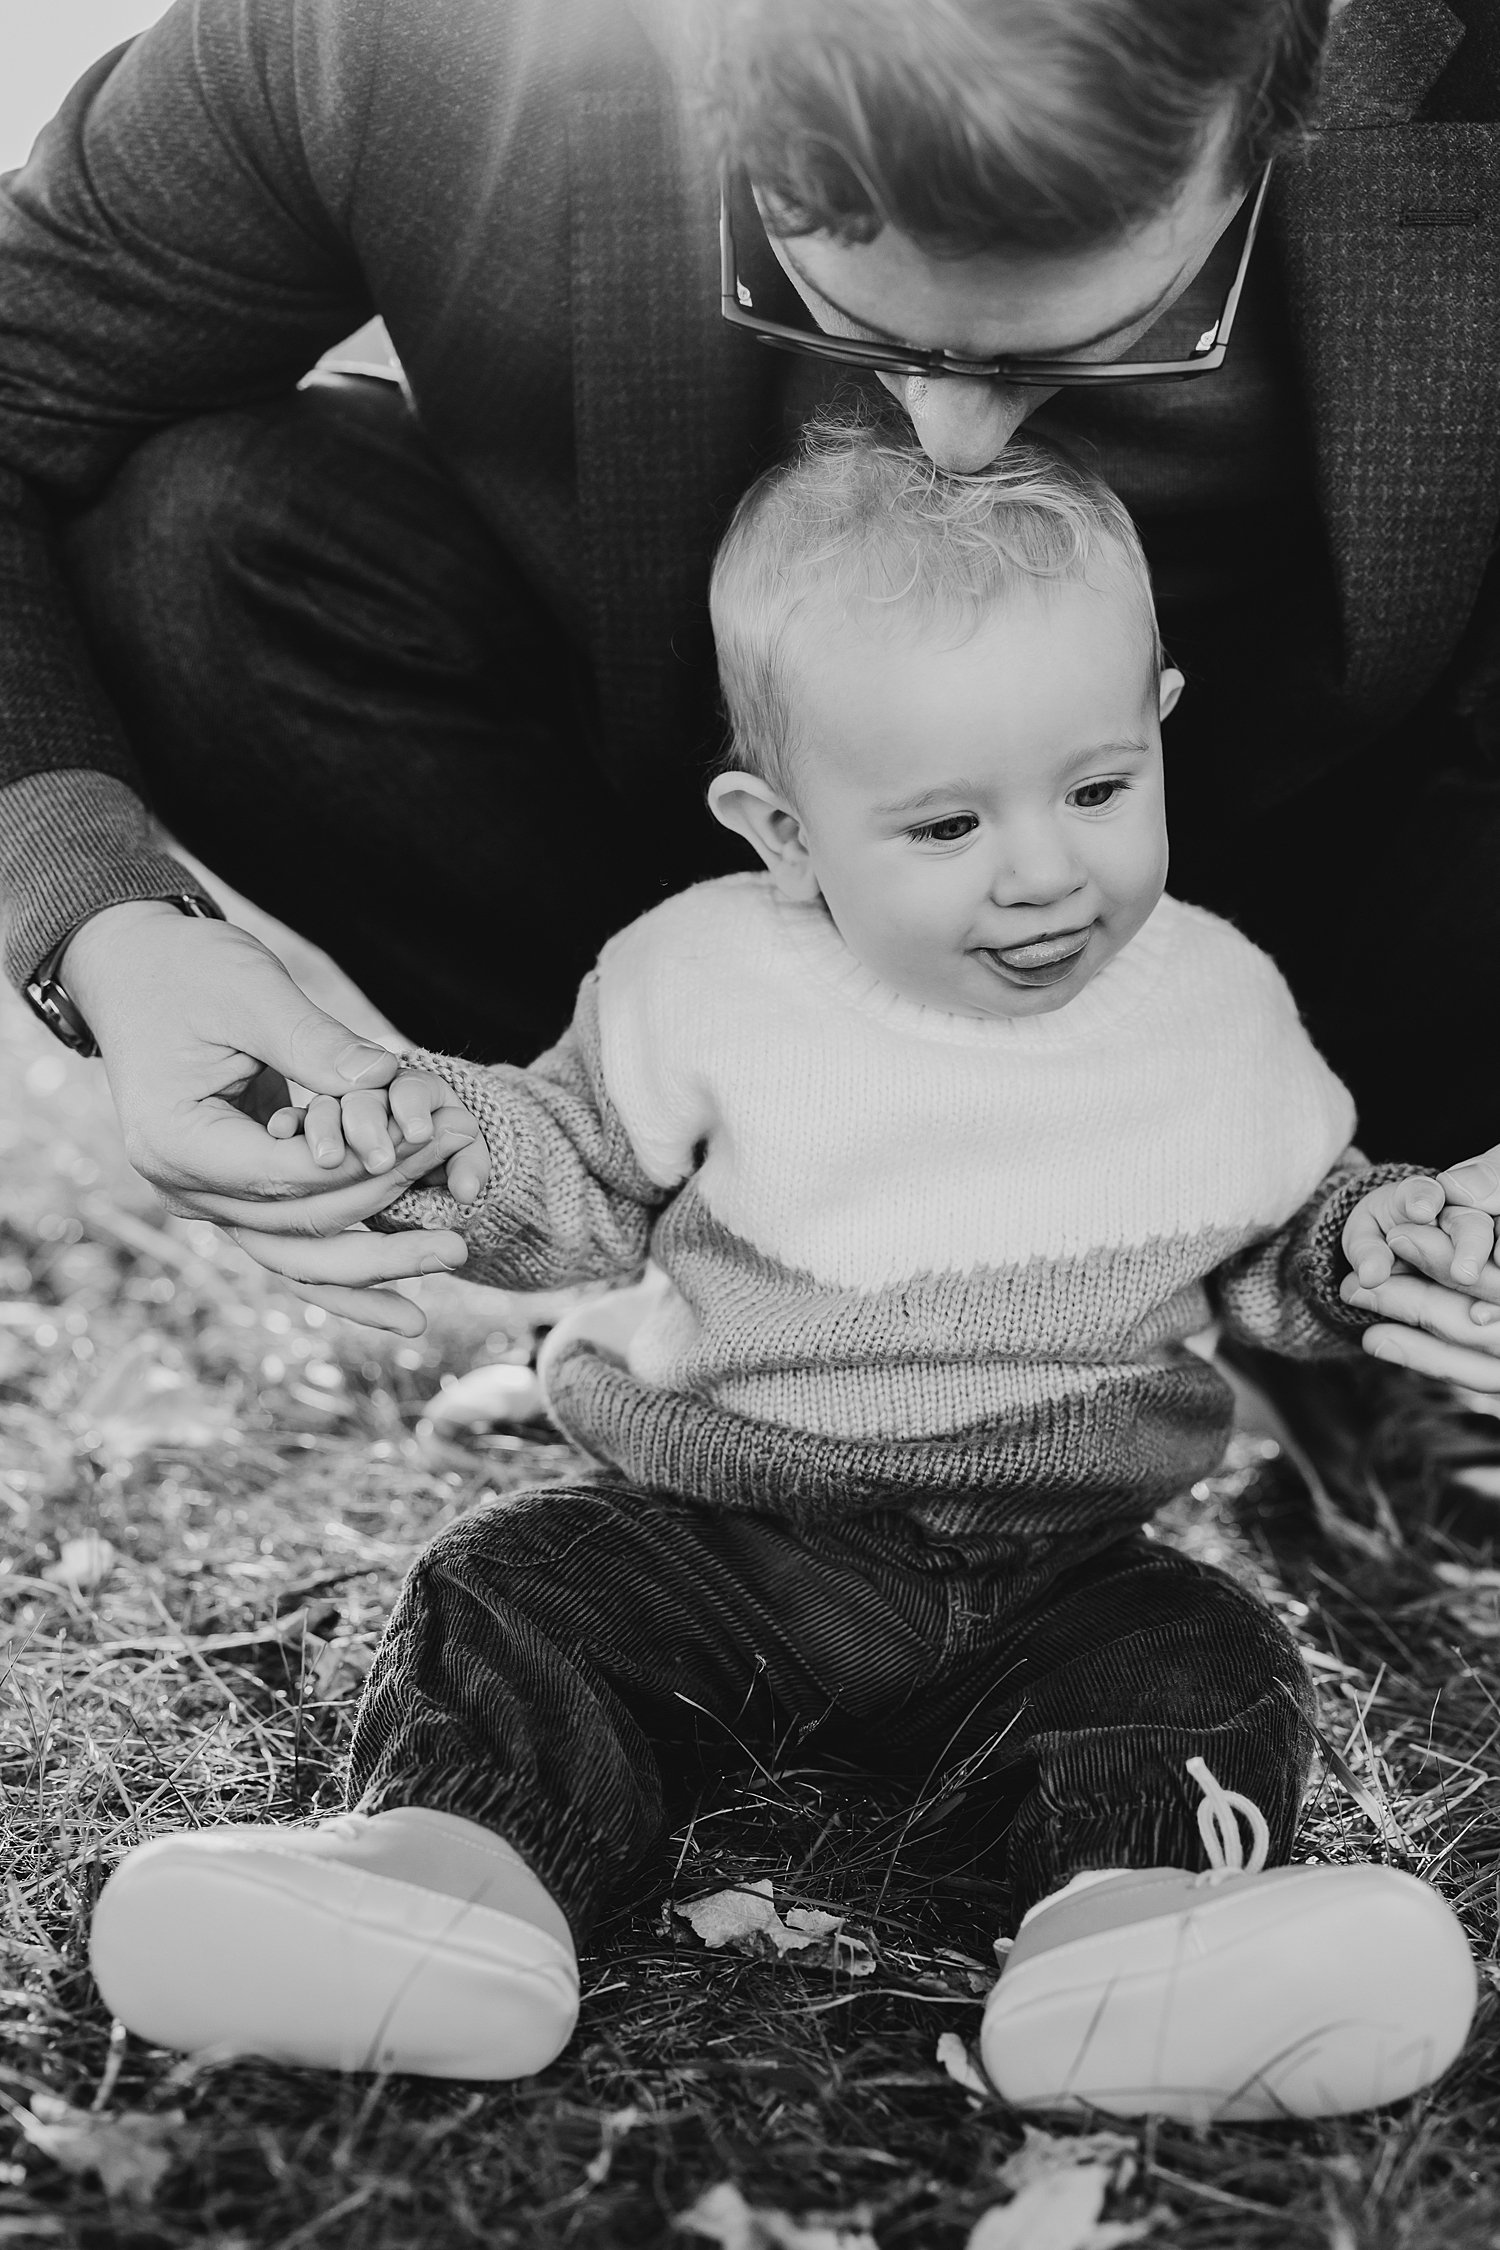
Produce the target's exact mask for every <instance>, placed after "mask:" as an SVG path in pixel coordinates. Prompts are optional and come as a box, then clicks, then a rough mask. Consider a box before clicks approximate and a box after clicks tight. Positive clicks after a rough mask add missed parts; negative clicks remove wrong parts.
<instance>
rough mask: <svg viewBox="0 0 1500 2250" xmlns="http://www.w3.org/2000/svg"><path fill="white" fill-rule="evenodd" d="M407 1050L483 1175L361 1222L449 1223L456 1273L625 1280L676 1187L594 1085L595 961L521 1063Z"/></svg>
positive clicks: (509, 1284) (426, 1192)
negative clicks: (563, 1015) (461, 1124)
mask: <svg viewBox="0 0 1500 2250" xmlns="http://www.w3.org/2000/svg"><path fill="white" fill-rule="evenodd" d="M410 1060H411V1062H412V1063H413V1065H414V1066H415V1067H417V1068H419V1069H425V1070H431V1071H435V1072H436V1073H437V1075H438V1076H439V1077H440V1078H442V1079H444V1080H445V1081H446V1082H447V1084H448V1085H450V1086H451V1087H452V1088H453V1090H454V1092H455V1093H456V1094H457V1095H458V1097H459V1099H460V1100H461V1101H462V1102H463V1103H464V1104H465V1106H466V1107H467V1108H468V1109H469V1111H470V1112H471V1114H472V1115H473V1117H474V1118H475V1120H476V1122H477V1123H478V1125H479V1127H480V1130H481V1131H482V1133H483V1134H484V1140H485V1146H486V1148H487V1149H488V1151H489V1159H490V1178H489V1184H488V1186H487V1187H486V1189H485V1192H484V1194H483V1196H482V1197H481V1198H480V1200H479V1202H478V1203H476V1204H468V1205H463V1204H459V1203H456V1202H455V1201H454V1200H453V1198H452V1196H450V1195H449V1194H448V1193H447V1192H446V1191H445V1190H443V1189H441V1188H437V1187H432V1186H423V1187H418V1188H415V1189H413V1190H412V1191H411V1192H410V1193H409V1194H407V1195H404V1196H402V1197H401V1199H400V1201H399V1202H397V1203H393V1204H392V1205H391V1206H390V1208H389V1210H387V1211H385V1212H384V1213H383V1214H382V1215H381V1216H380V1217H379V1218H378V1219H376V1220H374V1221H373V1222H372V1224H374V1225H375V1226H376V1227H378V1228H380V1229H381V1230H382V1231H391V1230H394V1229H397V1228H401V1227H452V1228H454V1229H456V1230H457V1232H458V1233H460V1234H461V1235H462V1236H463V1238H464V1240H465V1241H466V1242H467V1243H468V1245H469V1262H468V1264H467V1266H466V1267H465V1268H464V1272H465V1276H466V1278H467V1279H469V1280H470V1281H482V1282H488V1283H490V1284H491V1285H492V1286H495V1287H499V1288H503V1289H556V1288H563V1287H566V1286H567V1285H569V1284H570V1283H573V1282H578V1281H616V1280H618V1281H628V1280H633V1279H635V1277H636V1276H637V1275H638V1274H639V1273H640V1271H641V1268H642V1266H643V1265H644V1264H645V1261H646V1256H647V1251H648V1248H649V1244H650V1236H651V1227H652V1222H653V1220H654V1219H655V1217H656V1214H657V1212H658V1211H659V1210H660V1209H661V1208H662V1206H663V1205H664V1204H665V1203H667V1202H669V1201H670V1200H671V1197H672V1194H673V1193H674V1192H675V1190H674V1189H673V1188H671V1187H669V1186H663V1185H662V1184H661V1183H660V1182H659V1181H657V1180H654V1179H652V1178H651V1177H650V1175H649V1174H648V1173H647V1172H646V1171H645V1170H644V1169H643V1168H642V1165H641V1163H640V1160H639V1158H638V1156H637V1154H636V1150H635V1147H634V1145H633V1143H632V1141H631V1138H630V1135H629V1133H628V1132H627V1131H626V1129H625V1126H624V1124H623V1122H622V1120H621V1117H620V1114H619V1111H618V1109H617V1108H616V1106H615V1103H614V1101H613V1099H612V1097H611V1094H610V1091H609V1088H608V1086H607V1085H606V1083H605V1074H604V1068H603V1062H602V1057H601V1051H600V1036H599V975H598V971H597V970H596V971H594V972H593V973H592V974H591V975H590V976H588V977H586V978H585V979H584V982H583V984H582V986H581V988H580V990H579V995H578V1005H577V1008H576V1010H575V1013H574V1017H573V1021H572V1023H571V1024H570V1026H569V1027H568V1030H567V1031H566V1032H565V1033H564V1035H563V1037H562V1038H561V1039H560V1040H559V1041H558V1043H557V1045H556V1046H555V1047H553V1048H551V1049H550V1050H549V1051H548V1052H547V1053H546V1054H544V1055H541V1056H539V1057H538V1059H537V1060H536V1061H535V1062H534V1063H532V1064H530V1065H529V1066H528V1068H526V1069H524V1070H521V1069H518V1068H516V1067H515V1066H514V1065H513V1064H508V1063H502V1064H498V1065H495V1066H493V1067H491V1068H488V1069H485V1068H481V1067H479V1066H478V1065H476V1064H473V1063H467V1062H463V1061H460V1060H458V1059H457V1058H455V1057H454V1056H451V1055H430V1054H425V1053H418V1054H415V1055H413V1056H412V1057H411V1058H410Z"/></svg>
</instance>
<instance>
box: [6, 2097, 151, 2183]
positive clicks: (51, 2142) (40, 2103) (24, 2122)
mask: <svg viewBox="0 0 1500 2250" xmlns="http://www.w3.org/2000/svg"><path fill="white" fill-rule="evenodd" d="M0 2102H3V2103H4V2106H5V2108H6V2109H7V2110H8V2111H9V2113H10V2115H11V2117H12V2118H13V2119H14V2120H15V2123H16V2124H17V2125H18V2126H19V2127H20V2129H21V2131H22V2133H23V2134H24V2135H25V2137H26V2139H27V2140H28V2141H29V2142H30V2143H31V2145H32V2147H33V2148H36V2149H40V2150H41V2152H42V2154H43V2155H44V2156H50V2157H51V2159H52V2161H53V2163H54V2164H60V2165H61V2166H62V2168H63V2170H64V2171H65V2172H93V2173H96V2174H97V2176H98V2179H99V2182H100V2185H101V2186H102V2187H103V2189H104V2192H105V2194H106V2195H119V2196H124V2197H125V2198H126V2199H127V2200H128V2201H131V2202H135V2203H149V2202H150V2200H151V2198H152V2196H153V2195H154V2194H155V2193H156V2190H157V2188H158V2187H159V2186H160V2185H161V2181H162V2176H163V2174H164V2173H165V2172H166V2171H167V2170H168V2168H169V2166H170V2165H171V2163H172V2159H173V2155H174V2149H173V2142H174V2139H175V2136H176V2134H177V2131H178V2128H179V2127H180V2126H181V2124H182V2112H181V2110H172V2111H171V2112H169V2113H168V2114H166V2115H163V2116H159V2117H148V2116H145V2115H143V2114H140V2113H132V2112H127V2113H125V2114H124V2115H122V2116H118V2117H109V2116H100V2115H96V2113H95V2112H94V2111H93V2110H88V2109H74V2108H73V2107H72V2106H71V2105H70V2104H69V2103H68V2102H64V2101H59V2100H58V2099H57V2097H56V2096H55V2095H53V2094H33V2095H32V2097H31V2106H30V2108H29V2109H28V2108H24V2107H23V2106H22V2105H21V2104H20V2103H19V2102H11V2101H7V2100H5V2097H4V2096H3V2095H0Z"/></svg>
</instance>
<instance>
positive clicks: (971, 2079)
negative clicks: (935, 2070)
mask: <svg viewBox="0 0 1500 2250" xmlns="http://www.w3.org/2000/svg"><path fill="white" fill-rule="evenodd" d="M937 2059H938V2062H939V2064H940V2066H941V2067H942V2069H944V2070H946V2071H947V2073H948V2076H949V2077H950V2078H951V2079H952V2080H953V2082H954V2084H955V2085H957V2086H962V2087H963V2089H964V2092H965V2093H966V2094H979V2095H981V2096H983V2098H984V2099H985V2100H988V2099H989V2096H990V2093H991V2087H990V2082H989V2080H988V2079H987V2078H986V2077H984V2076H983V2074H982V2073H981V2072H980V2070H979V2069H978V2067H977V2065H976V2064H975V2062H974V2058H973V2057H972V2055H971V2054H970V2053H969V2050H968V2048H967V2047H966V2046H965V2045H964V2043H963V2041H962V2040H961V2039H960V2038H959V2036H958V2033H957V2032H956V2031H945V2032H944V2033H943V2036H942V2037H941V2039H939V2041H938V2043H937Z"/></svg>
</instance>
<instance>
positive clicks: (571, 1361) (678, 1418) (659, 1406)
mask: <svg viewBox="0 0 1500 2250" xmlns="http://www.w3.org/2000/svg"><path fill="white" fill-rule="evenodd" d="M547 1390H548V1401H549V1404H550V1406H551V1409H552V1412H553V1414H554V1415H555V1417H556V1419H557V1421H558V1422H559V1423H560V1424H561V1426H562V1428H563V1429H564V1430H565V1431H566V1432H567V1434H568V1435H569V1436H570V1437H572V1438H573V1439H574V1440H575V1441H576V1442H577V1443H578V1444H579V1445H581V1446H582V1447H583V1448H584V1449H585V1451H587V1452H589V1453H591V1454H593V1455H594V1457H595V1458H596V1459H597V1460H600V1461H602V1462H603V1463H604V1464H605V1465H606V1466H607V1467H609V1468H611V1469H614V1470H616V1471H618V1472H619V1473H620V1474H621V1475H623V1476H624V1477H626V1478H627V1479H628V1481H629V1482H630V1483H631V1484H632V1485H634V1486H636V1487H637V1488H639V1489H640V1490H642V1491H645V1492H653V1493H661V1494H667V1495H672V1496H675V1497H678V1498H682V1499H688V1500H694V1501H698V1502H701V1503H703V1504H705V1505H707V1506H710V1507H724V1508H748V1509H754V1510H757V1511H759V1512H761V1513H765V1514H772V1515H778V1516H784V1517H786V1518H788V1519H790V1520H793V1521H802V1520H816V1519H821V1518H826V1517H828V1516H833V1515H845V1514H852V1513H857V1512H859V1511H862V1510H865V1509H876V1508H905V1509H915V1510H916V1511H917V1512H919V1513H920V1512H923V1511H924V1510H925V1509H926V1508H928V1507H929V1506H935V1507H936V1508H937V1509H938V1510H939V1511H941V1510H942V1508H943V1505H944V1503H946V1502H949V1501H954V1500H975V1499H990V1500H993V1501H994V1502H995V1503H996V1506H997V1507H998V1508H999V1509H1000V1510H1001V1511H1003V1514H1002V1522H1003V1525H1004V1527H1005V1528H1006V1529H1007V1530H1009V1531H1011V1532H1013V1533H1014V1535H1015V1538H1016V1540H1017V1558H1018V1559H1019V1557H1020V1556H1021V1555H1022V1554H1024V1553H1026V1552H1028V1551H1029V1549H1030V1547H1031V1546H1032V1545H1033V1544H1034V1543H1035V1542H1036V1541H1037V1540H1043V1539H1044V1540H1046V1541H1049V1542H1050V1541H1053V1540H1056V1539H1057V1538H1059V1537H1068V1536H1072V1535H1075V1534H1078V1533H1087V1534H1090V1535H1094V1534H1096V1533H1097V1532H1098V1529H1099V1527H1100V1525H1101V1524H1103V1523H1109V1524H1112V1525H1117V1526H1118V1528H1119V1530H1120V1531H1121V1532H1124V1531H1126V1530H1129V1529H1131V1528H1133V1527H1134V1526H1135V1525H1137V1524H1140V1523H1144V1522H1145V1521H1146V1519H1147V1518H1148V1517H1149V1516H1151V1515H1153V1514H1154V1513H1155V1511H1156V1510H1157V1509H1158V1508H1159V1507H1161V1506H1162V1505H1163V1503H1164V1502H1165V1501H1167V1500H1168V1499H1170V1498H1171V1496H1172V1494H1173V1493H1175V1492H1179V1491H1181V1490H1182V1489H1183V1487H1184V1486H1185V1485H1188V1484H1191V1483H1193V1482H1194V1481H1195V1480H1196V1479H1197V1478H1199V1477H1203V1476H1208V1475H1211V1474H1212V1472H1213V1470H1214V1469H1215V1468H1217V1466H1218V1464H1219V1462H1220V1461H1221V1460H1222V1458H1223V1453H1224V1447H1225V1444H1226V1443H1227V1441H1228V1436H1229V1428H1230V1421H1231V1417H1232V1400H1231V1397H1230V1393H1229V1390H1228V1386H1227V1385H1226V1384H1225V1383H1224V1381H1223V1378H1222V1377H1221V1376H1220V1375H1218V1374H1217V1373H1216V1372H1215V1370H1214V1369H1213V1368H1211V1367H1209V1366H1208V1365H1206V1364H1205V1363H1204V1362H1203V1361H1201V1360H1199V1359H1196V1358H1194V1356H1193V1355H1192V1354H1191V1353H1184V1354H1182V1355H1181V1356H1180V1357H1177V1358H1173V1359H1172V1360H1171V1361H1169V1362H1166V1363H1163V1362H1157V1361H1152V1362H1147V1363H1143V1364H1141V1365H1139V1366H1132V1367H1125V1368H1121V1369H1120V1370H1119V1371H1118V1379H1117V1380H1116V1381H1114V1382H1112V1383H1111V1384H1110V1385H1109V1387H1108V1389H1107V1390H1105V1391H1102V1392H1101V1391H1096V1392H1094V1393H1093V1394H1092V1395H1091V1396H1090V1397H1088V1398H1087V1399H1076V1400H1075V1399H1056V1400H1047V1401H1045V1402H1044V1403H1043V1404H1041V1405H1039V1406H1037V1407H1034V1408H1031V1409H1029V1410H1025V1411H1019V1412H1016V1413H1012V1414H1009V1415H1007V1416H1006V1418H1005V1420H1004V1422H1003V1423H995V1424H988V1425H984V1426H982V1427H979V1428H974V1429H966V1430H961V1431H955V1432H953V1433H951V1434H948V1435H945V1436H942V1437H924V1438H883V1439H866V1438H840V1437H830V1436H827V1435H824V1434H822V1433H817V1432H813V1431H809V1430H800V1429H794V1428H791V1427H790V1426H787V1425H783V1424H781V1423H772V1422H761V1421H756V1420H754V1419H752V1418H751V1417H750V1416H748V1415H743V1414H735V1413H732V1412H730V1411H729V1410H728V1409H727V1408H724V1407H721V1406H717V1405H715V1404H714V1403H713V1402H712V1401H710V1400H706V1399H703V1398H699V1397H695V1396H693V1395H691V1394H689V1393H687V1392H682V1391H669V1390H664V1389H658V1388H657V1387H655V1386H654V1385H652V1384H648V1383H642V1382H640V1381H639V1380H638V1379H637V1378H636V1377H635V1376H633V1375H631V1374H630V1373H629V1372H628V1371H627V1370H626V1369H625V1368H623V1367H621V1366H619V1365H618V1364H617V1363H616V1362H614V1361H612V1360H608V1359H606V1358H604V1357H603V1355H602V1354H601V1353H599V1352H597V1351H595V1350H594V1349H593V1348H592V1347H591V1346H589V1345H587V1344H583V1343H580V1344H579V1345H578V1346H577V1347H576V1348H574V1349H573V1350H571V1351H568V1352H566V1353H565V1354H564V1355H563V1357H562V1358H560V1359H559V1360H558V1361H557V1362H556V1364H555V1365H554V1366H553V1367H552V1368H551V1370H550V1371H549V1374H548V1378H547Z"/></svg>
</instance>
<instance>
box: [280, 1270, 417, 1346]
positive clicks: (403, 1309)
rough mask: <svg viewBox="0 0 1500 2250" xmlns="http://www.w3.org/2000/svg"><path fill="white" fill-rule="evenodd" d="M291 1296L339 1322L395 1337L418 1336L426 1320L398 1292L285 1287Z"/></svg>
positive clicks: (302, 1284) (299, 1284)
mask: <svg viewBox="0 0 1500 2250" xmlns="http://www.w3.org/2000/svg"><path fill="white" fill-rule="evenodd" d="M289 1287H290V1288H291V1291H292V1294H293V1295H294V1296H296V1297H305V1298H306V1299H307V1301H308V1303H309V1304H310V1305H321V1306H322V1307H323V1310H324V1311H325V1312H331V1313H337V1315H338V1317H339V1319H340V1320H353V1321H357V1322H358V1323H359V1325H360V1326H361V1327H362V1328H384V1329H387V1330H389V1332H390V1333H391V1334H392V1335H395V1336H420V1335H421V1333H422V1331H423V1329H424V1328H425V1327H426V1326H427V1316H426V1314H425V1313H424V1312H423V1311H422V1310H421V1308H420V1306H417V1305H414V1304H413V1303H412V1301H411V1299H410V1297H403V1296H402V1294H401V1292H400V1290H399V1289H339V1288H327V1289H322V1288H314V1287H312V1286H311V1285H309V1284H308V1283H306V1282H301V1281H294V1282H291V1283H290V1284H289Z"/></svg>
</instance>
